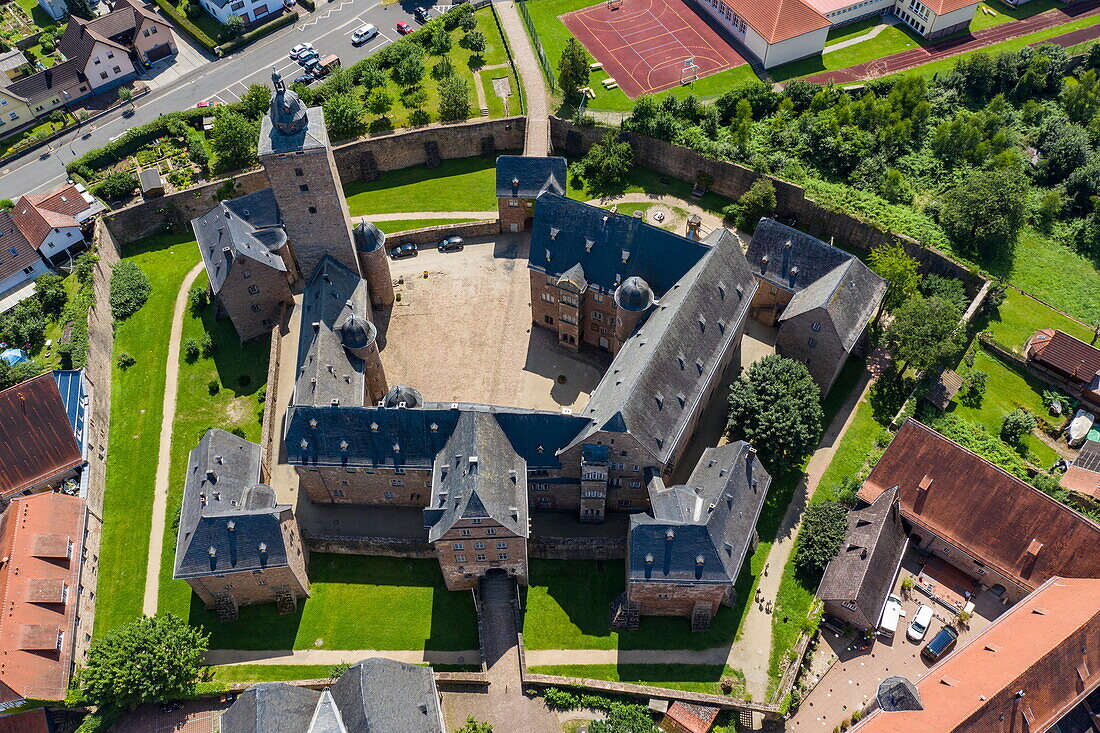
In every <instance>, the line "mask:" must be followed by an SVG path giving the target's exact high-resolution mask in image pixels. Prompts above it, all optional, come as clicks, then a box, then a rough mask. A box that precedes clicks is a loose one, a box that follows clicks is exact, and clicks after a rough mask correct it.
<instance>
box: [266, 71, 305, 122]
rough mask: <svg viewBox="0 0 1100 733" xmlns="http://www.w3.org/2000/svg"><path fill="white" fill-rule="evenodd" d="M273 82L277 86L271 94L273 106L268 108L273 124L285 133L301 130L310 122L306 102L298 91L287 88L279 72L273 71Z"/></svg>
mask: <svg viewBox="0 0 1100 733" xmlns="http://www.w3.org/2000/svg"><path fill="white" fill-rule="evenodd" d="M271 83H272V85H273V86H274V87H275V93H274V94H272V95H271V107H270V108H269V110H268V112H269V114H270V115H271V124H272V125H273V126H274V127H275V129H276V130H278V131H279V132H281V133H283V134H285V135H294V134H296V133H299V132H301V131H302V130H304V129H305V128H306V125H307V124H309V116H308V115H307V113H306V105H305V103H304V102H302V99H301V97H299V96H298V93H297V92H295V91H294V90H292V89H287V88H286V85H285V84H283V77H282V75H281V74H279V72H277V71H276V72H272V74H271Z"/></svg>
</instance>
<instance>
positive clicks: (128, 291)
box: [111, 261, 152, 320]
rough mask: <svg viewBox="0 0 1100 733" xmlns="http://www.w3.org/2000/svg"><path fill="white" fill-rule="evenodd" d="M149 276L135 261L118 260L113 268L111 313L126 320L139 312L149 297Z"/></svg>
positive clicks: (118, 318) (150, 287)
mask: <svg viewBox="0 0 1100 733" xmlns="http://www.w3.org/2000/svg"><path fill="white" fill-rule="evenodd" d="M151 290H152V286H151V285H150V284H149V278H148V277H146V276H145V273H144V272H142V271H141V268H140V267H138V266H137V265H136V264H134V263H133V262H129V261H123V262H116V263H115V265H114V266H113V267H112V268H111V314H112V315H114V317H115V319H116V320H124V319H126V318H129V317H130V316H132V315H133V314H135V313H137V311H138V309H139V308H141V306H143V305H145V301H146V300H148V299H149V291H151Z"/></svg>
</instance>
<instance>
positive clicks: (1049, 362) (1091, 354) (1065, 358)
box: [1026, 328, 1100, 383]
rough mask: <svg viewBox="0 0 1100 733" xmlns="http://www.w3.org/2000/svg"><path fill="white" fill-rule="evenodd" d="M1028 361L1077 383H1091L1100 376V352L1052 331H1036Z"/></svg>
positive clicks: (1066, 335)
mask: <svg viewBox="0 0 1100 733" xmlns="http://www.w3.org/2000/svg"><path fill="white" fill-rule="evenodd" d="M1026 350H1027V355H1028V358H1030V359H1032V360H1033V361H1036V362H1038V363H1039V364H1042V365H1043V366H1045V367H1047V368H1048V369H1050V370H1052V371H1055V372H1058V373H1059V374H1063V375H1065V376H1067V377H1068V378H1070V379H1071V380H1073V381H1074V382H1085V383H1087V382H1089V381H1091V380H1092V378H1093V377H1095V376H1096V374H1097V373H1100V349H1098V348H1096V347H1095V346H1090V345H1089V344H1086V343H1085V342H1084V341H1081V340H1080V339H1076V338H1074V337H1073V336H1070V335H1069V334H1068V333H1065V332H1063V331H1058V330H1055V329H1052V328H1043V329H1040V330H1038V331H1036V332H1035V333H1034V334H1033V335H1032V337H1031V338H1030V339H1028V345H1027V347H1026Z"/></svg>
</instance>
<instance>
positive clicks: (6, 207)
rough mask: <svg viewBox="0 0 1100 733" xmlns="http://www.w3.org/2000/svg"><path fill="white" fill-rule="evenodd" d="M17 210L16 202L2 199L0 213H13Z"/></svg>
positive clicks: (0, 200)
mask: <svg viewBox="0 0 1100 733" xmlns="http://www.w3.org/2000/svg"><path fill="white" fill-rule="evenodd" d="M14 208H15V202H14V201H12V200H11V199H0V211H11V210H12V209H14Z"/></svg>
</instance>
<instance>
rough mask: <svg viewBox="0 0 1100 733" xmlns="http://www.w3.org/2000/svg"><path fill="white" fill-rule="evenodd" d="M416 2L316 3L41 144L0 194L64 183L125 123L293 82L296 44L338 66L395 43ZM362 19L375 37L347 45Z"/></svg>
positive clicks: (0, 177)
mask: <svg viewBox="0 0 1100 733" xmlns="http://www.w3.org/2000/svg"><path fill="white" fill-rule="evenodd" d="M418 5H420V6H423V7H432V3H431V2H424V1H422V2H415V1H413V0H404V1H403V2H400V3H395V4H393V5H382V4H380V3H379V2H377V1H376V0H333V2H325V0H319V1H318V6H317V10H316V11H315V12H313V13H308V14H306V15H304V16H303V17H301V18H299V19H298V22H297V23H295V24H294V25H293V26H288V27H287V28H284V29H282V30H279V31H278V32H276V33H273V34H272V35H270V36H268V37H266V38H263V39H261V40H260V41H258V42H257V43H255V44H253V45H251V46H249V47H247V48H245V49H244V50H243V51H240V52H238V53H235V54H232V55H230V56H227V57H225V58H223V59H220V60H216V61H210V62H208V63H206V64H204V65H203V66H201V67H200V68H198V69H197V70H195V71H194V72H192V73H191V74H190V75H189V76H187V77H183V78H181V79H179V80H177V81H176V82H174V83H172V84H170V85H168V86H165V87H163V88H161V89H157V90H155V91H153V92H151V93H150V94H147V95H146V96H144V97H142V98H141V99H139V100H137V101H136V102H135V105H134V110H133V114H132V115H130V116H129V117H123V116H122V113H123V111H124V110H117V111H115V112H112V113H111V114H109V115H106V116H104V117H100V118H98V119H96V120H93V121H91V122H88V123H85V124H84V125H82V126H81V127H80V128H77V129H75V130H73V131H72V132H70V133H68V134H66V135H64V136H63V137H61V138H60V139H58V140H55V141H53V143H52V144H51V146H50V147H49V148H46V147H43V148H40V149H39V150H38V151H36V152H32V153H29V154H27V155H26V156H24V157H22V158H20V159H18V160H15V161H13V162H12V163H11V164H9V165H7V166H5V167H4V168H3V169H0V198H10V199H15V198H18V197H19V196H22V195H23V194H27V193H39V192H42V191H46V190H49V189H50V188H53V187H55V186H57V185H59V184H61V183H63V182H64V181H65V165H67V164H68V163H70V162H71V161H72V160H73V159H75V158H77V157H79V156H80V155H83V154H84V153H86V152H88V151H89V150H93V149H95V148H98V147H101V146H103V145H104V144H105V143H107V142H108V141H110V140H113V139H115V138H117V137H118V136H120V135H122V134H123V133H125V132H126V130H128V129H129V128H131V127H134V126H137V125H141V124H144V123H146V122H149V121H150V120H153V119H156V117H157V116H158V115H159V114H162V113H164V112H171V111H173V110H178V109H187V108H188V107H194V106H195V105H196V104H198V103H199V102H202V101H206V100H214V101H218V102H221V103H230V102H234V101H236V100H237V99H238V98H239V97H240V95H241V94H243V93H244V91H245V90H246V89H247V88H248V86H249V85H250V84H255V83H260V84H270V77H271V70H272V68H273V67H274V68H275V69H276V70H278V71H279V72H280V73H282V74H283V77H284V78H285V79H287V81H288V82H289V81H291V80H292V79H293V78H294V77H295V76H297V75H298V74H300V73H302V72H301V71H300V67H299V66H298V64H297V63H296V62H294V61H291V60H290V57H289V55H288V54H289V51H290V49H291V47H292V46H294V45H295V44H298V43H303V42H306V41H308V42H310V43H312V44H313V45H314V47H315V48H316V49H317V51H318V52H319V53H320V54H321V55H322V56H324V55H327V54H330V53H334V54H336V55H337V56H339V57H340V60H341V62H342V64H343V65H344V66H350V65H351V64H353V63H355V62H356V61H359V60H360V59H362V58H365V57H367V56H370V55H371V54H373V53H375V52H376V51H378V50H380V49H381V48H383V47H385V46H386V45H388V44H390V43H392V42H393V41H394V40H396V39H397V38H398V37H399V36H398V33H397V31H396V29H395V28H394V26H395V24H396V23H397V22H398V21H400V20H404V21H407V22H408V23H409V24H410V25H411V26H413V27H414V28H416V27H417V25H418V24H417V23H416V21H415V19H414V18H413V15H412V13H413V10H415V8H416V7H417V6H418ZM448 7H449V6H447V5H440V6H435V7H434V8H433V9H432V11H431V14H432V15H433V16H435V15H437V14H438V13H439V12H440V11H441V10H443V9H446V8H448ZM300 10H301V9H300ZM364 23H373V24H374V25H375V26H376V27H377V28H378V30H379V35H378V36H377V37H375V38H374V39H373V40H371V41H370V43H367V44H364V45H362V46H360V47H358V48H356V47H354V46H352V44H351V34H352V32H354V31H355V29H356V28H358V27H359V26H360V25H363V24H364Z"/></svg>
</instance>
